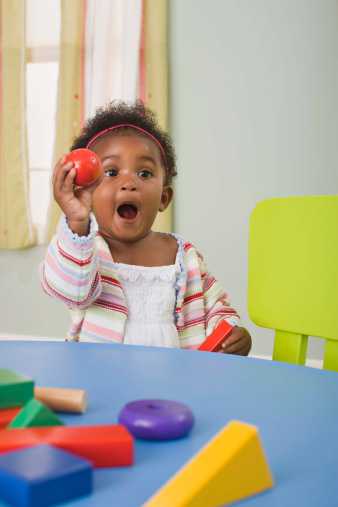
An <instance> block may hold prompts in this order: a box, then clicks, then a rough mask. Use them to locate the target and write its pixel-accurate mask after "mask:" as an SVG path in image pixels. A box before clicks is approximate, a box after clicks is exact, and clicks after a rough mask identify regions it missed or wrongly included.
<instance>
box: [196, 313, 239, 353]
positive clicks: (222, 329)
mask: <svg viewBox="0 0 338 507" xmlns="http://www.w3.org/2000/svg"><path fill="white" fill-rule="evenodd" d="M233 327H234V326H232V325H231V324H229V323H228V322H226V321H225V320H222V321H221V323H220V324H218V326H217V327H216V329H214V331H213V332H212V333H211V335H209V336H208V337H207V339H206V340H204V342H203V343H202V344H201V345H200V346H199V347H198V350H205V351H207V352H218V351H219V350H220V348H221V347H222V344H223V343H224V342H225V340H226V338H227V337H228V336H229V334H230V333H231V331H232V330H233Z"/></svg>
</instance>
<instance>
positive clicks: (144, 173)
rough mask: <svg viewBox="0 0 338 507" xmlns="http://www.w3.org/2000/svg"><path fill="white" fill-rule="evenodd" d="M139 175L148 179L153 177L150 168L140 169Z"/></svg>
mask: <svg viewBox="0 0 338 507" xmlns="http://www.w3.org/2000/svg"><path fill="white" fill-rule="evenodd" d="M138 175H139V176H140V177H141V178H143V179H145V180H146V179H148V178H151V177H152V175H153V173H152V172H151V171H149V169H142V171H139V172H138Z"/></svg>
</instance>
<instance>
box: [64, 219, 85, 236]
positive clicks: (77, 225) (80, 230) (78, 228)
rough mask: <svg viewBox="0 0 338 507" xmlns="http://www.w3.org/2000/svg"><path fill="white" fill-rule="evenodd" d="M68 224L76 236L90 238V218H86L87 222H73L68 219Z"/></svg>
mask: <svg viewBox="0 0 338 507" xmlns="http://www.w3.org/2000/svg"><path fill="white" fill-rule="evenodd" d="M67 223H68V227H69V229H70V230H71V231H72V232H73V233H74V234H77V235H78V236H88V234H89V224H90V220H89V218H86V219H85V220H71V219H69V218H67Z"/></svg>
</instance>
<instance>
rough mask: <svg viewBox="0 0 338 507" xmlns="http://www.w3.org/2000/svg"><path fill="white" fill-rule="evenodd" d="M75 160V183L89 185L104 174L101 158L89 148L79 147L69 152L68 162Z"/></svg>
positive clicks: (82, 185)
mask: <svg viewBox="0 0 338 507" xmlns="http://www.w3.org/2000/svg"><path fill="white" fill-rule="evenodd" d="M70 161H71V162H73V163H74V167H75V169H76V176H75V180H74V182H75V185H77V186H79V187H88V186H89V185H92V184H93V183H95V181H96V180H97V179H98V178H100V176H101V175H102V174H103V167H102V162H101V159H100V157H99V156H98V155H96V153H95V152H94V151H92V150H88V149H87V148H79V149H77V150H73V151H71V152H70V153H68V155H67V158H66V162H70Z"/></svg>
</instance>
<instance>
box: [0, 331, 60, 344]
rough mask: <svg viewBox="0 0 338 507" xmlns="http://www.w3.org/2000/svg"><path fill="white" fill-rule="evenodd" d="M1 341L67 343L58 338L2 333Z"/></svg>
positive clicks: (0, 334)
mask: <svg viewBox="0 0 338 507" xmlns="http://www.w3.org/2000/svg"><path fill="white" fill-rule="evenodd" d="M0 340H4V341H15V340H22V341H35V342H39V341H41V342H43V341H50V342H60V341H65V339H64V338H57V337H56V336H53V337H50V336H48V337H47V336H29V335H26V334H12V333H0Z"/></svg>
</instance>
